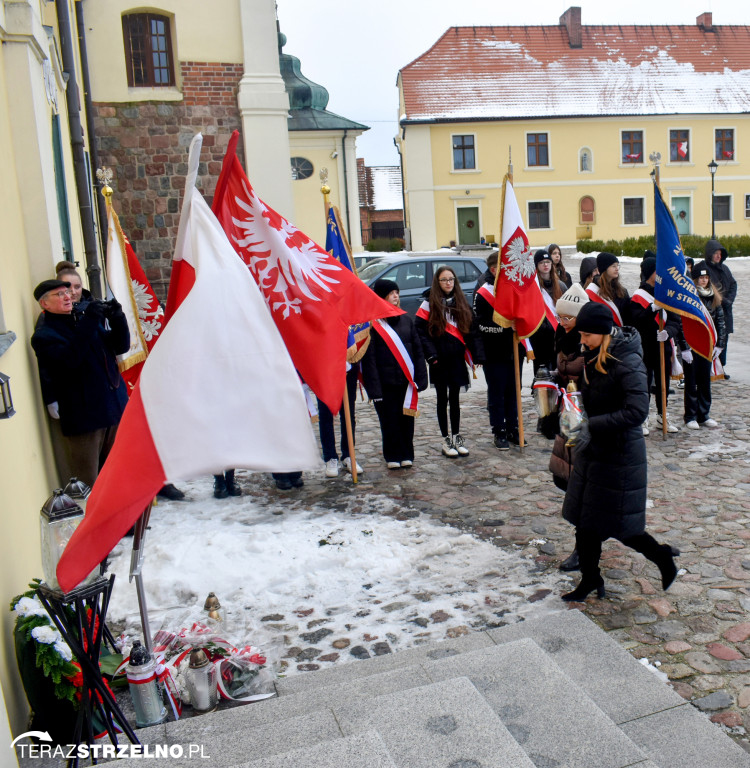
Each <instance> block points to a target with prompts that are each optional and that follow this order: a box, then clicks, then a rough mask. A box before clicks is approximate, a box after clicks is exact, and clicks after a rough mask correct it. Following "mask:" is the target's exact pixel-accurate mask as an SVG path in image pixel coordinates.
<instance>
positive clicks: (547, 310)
mask: <svg viewBox="0 0 750 768" xmlns="http://www.w3.org/2000/svg"><path fill="white" fill-rule="evenodd" d="M539 290H540V291H541V292H542V298H543V299H544V314H545V315H547V320H549V323H550V325H551V326H552V328H553V329H554V330H557V326H558V325H559V323H558V322H557V310H556V309H555V302H554V301H553V300H552V297H551V296H550V295H549V293H547V291H545V290H544V288H542V286H541V285H540V286H539Z"/></svg>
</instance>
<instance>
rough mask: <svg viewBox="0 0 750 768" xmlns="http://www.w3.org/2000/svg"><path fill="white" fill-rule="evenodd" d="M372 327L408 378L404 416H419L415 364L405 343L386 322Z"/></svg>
mask: <svg viewBox="0 0 750 768" xmlns="http://www.w3.org/2000/svg"><path fill="white" fill-rule="evenodd" d="M372 327H373V328H374V329H375V331H376V333H377V334H378V335H379V336H380V338H381V339H383V341H384V342H385V345H386V346H387V347H388V349H389V350H390V352H391V354H392V355H393V356H394V357H395V358H396V362H397V363H398V365H399V368H401V372H402V373H403V374H404V376H406V380H407V381H408V382H409V384H408V386H407V387H406V396H405V397H404V415H406V416H414V417H415V418H416V417H417V416H419V410H418V406H419V393H418V391H417V385H416V383H415V381H414V362H413V361H412V359H411V357H410V356H409V353H408V352H407V351H406V347H405V346H404V342H403V341H401V338H400V337H399V335H398V334H397V333H396V331H394V330H393V328H391V326H390V325H388V323H386V322H385V320H376V321H375V322H374V323H373V324H372Z"/></svg>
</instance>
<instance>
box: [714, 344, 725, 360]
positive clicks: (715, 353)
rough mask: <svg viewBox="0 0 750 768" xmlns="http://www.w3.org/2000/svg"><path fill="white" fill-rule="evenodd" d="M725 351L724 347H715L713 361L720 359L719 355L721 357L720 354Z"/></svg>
mask: <svg viewBox="0 0 750 768" xmlns="http://www.w3.org/2000/svg"><path fill="white" fill-rule="evenodd" d="M723 351H724V349H723V348H722V347H714V356H713V358H712V359H713V360H716V359H718V357H719V355H720V354H721V353H722V352H723Z"/></svg>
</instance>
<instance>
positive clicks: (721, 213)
mask: <svg viewBox="0 0 750 768" xmlns="http://www.w3.org/2000/svg"><path fill="white" fill-rule="evenodd" d="M731 220H732V196H731V195H714V221H731Z"/></svg>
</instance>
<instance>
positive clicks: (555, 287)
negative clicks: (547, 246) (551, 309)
mask: <svg viewBox="0 0 750 768" xmlns="http://www.w3.org/2000/svg"><path fill="white" fill-rule="evenodd" d="M550 261H552V260H551V259H550ZM536 279H537V282H538V283H539V287H540V288H541V289H542V290H543V291H546V290H547V289H546V288H545V287H544V280H542V276H541V274H540V273H539V270H538V269H537V271H536ZM549 279H550V280H551V281H552V300H553V301H557V300H558V299H559V298H560V296H562V295H563V293H565V291H563V289H562V286H561V285H560V278H559V277H558V276H557V270H556V269H555V262H554V261H553V262H552V269H550V271H549Z"/></svg>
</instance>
